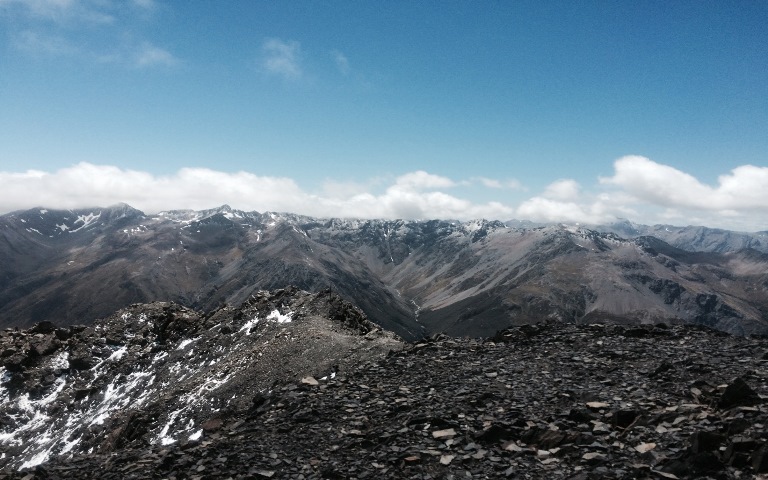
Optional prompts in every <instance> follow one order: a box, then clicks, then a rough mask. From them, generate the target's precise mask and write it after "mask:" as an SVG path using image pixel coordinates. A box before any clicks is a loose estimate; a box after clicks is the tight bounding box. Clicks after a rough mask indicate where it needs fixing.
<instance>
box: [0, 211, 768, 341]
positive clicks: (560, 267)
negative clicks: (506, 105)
mask: <svg viewBox="0 0 768 480" xmlns="http://www.w3.org/2000/svg"><path fill="white" fill-rule="evenodd" d="M0 264H2V265H3V269H2V272H0V325H3V326H22V327H23V326H30V325H32V324H34V323H35V322H40V321H50V322H53V323H54V324H56V325H59V326H65V325H72V324H81V323H82V324H89V323H91V322H93V321H94V320H95V319H97V318H101V317H106V316H108V315H110V314H112V312H114V311H116V310H117V309H120V308H124V307H126V306H128V305H131V304H133V303H139V302H150V301H156V300H159V301H173V302H177V303H179V304H181V305H184V306H186V307H189V308H193V309H196V310H199V311H210V310H212V309H214V308H216V307H218V306H221V305H224V304H231V305H237V304H239V303H240V302H242V301H244V300H246V299H247V298H248V297H249V296H250V295H251V294H252V293H253V292H255V291H258V290H260V289H268V290H269V289H276V288H283V287H286V286H288V285H295V286H297V287H299V288H301V289H304V290H307V291H313V292H319V291H322V290H324V289H327V288H331V289H332V290H333V291H334V292H336V293H338V294H339V295H341V296H342V297H343V298H345V299H347V300H349V301H351V302H353V303H354V304H355V305H357V306H359V307H360V308H361V309H362V310H363V311H364V312H365V313H366V315H367V316H368V318H370V319H371V320H372V321H373V322H375V323H377V324H379V325H380V326H382V327H383V328H385V329H388V330H391V331H393V332H396V333H397V334H398V335H400V336H402V337H403V338H405V339H417V338H422V337H423V336H425V335H430V334H433V333H437V332H444V333H447V334H450V335H454V336H488V335H492V334H493V333H495V332H496V331H498V330H500V329H502V328H505V327H508V326H511V325H521V324H528V323H537V322H541V321H544V320H556V321H561V322H571V323H594V322H611V323H623V324H638V323H643V324H651V323H657V322H664V323H668V324H678V323H684V324H688V323H691V324H701V325H707V326H711V327H714V328H716V329H720V330H723V331H726V332H730V333H734V334H753V333H757V334H765V333H768V233H766V232H759V233H753V234H748V233H738V232H729V231H724V230H716V229H707V228H702V227H685V228H681V227H671V226H652V227H650V226H643V225H637V224H632V223H630V222H627V221H621V222H617V223H614V224H611V225H603V226H593V227H590V228H585V227H578V226H568V225H538V224H533V223H530V222H519V221H509V222H506V223H502V222H498V221H486V220H477V221H469V222H458V221H456V222H453V221H439V220H430V221H402V220H397V221H382V220H341V219H316V218H310V217H305V216H300V215H293V214H278V213H258V212H243V211H239V210H235V209H232V208H230V207H229V206H226V205H225V206H222V207H220V208H216V209H211V210H204V211H169V212H162V213H159V214H157V215H153V216H147V215H144V214H143V213H142V212H140V211H138V210H136V209H133V208H131V207H130V206H128V205H117V206H114V207H110V208H93V209H83V210H53V209H43V208H39V209H32V210H27V211H22V212H14V213H11V214H7V215H3V216H2V217H0Z"/></svg>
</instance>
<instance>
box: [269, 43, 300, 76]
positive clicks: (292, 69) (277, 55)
mask: <svg viewBox="0 0 768 480" xmlns="http://www.w3.org/2000/svg"><path fill="white" fill-rule="evenodd" d="M261 50H262V52H263V53H264V64H263V65H264V69H265V70H266V71H267V72H269V73H272V74H275V75H279V76H281V77H283V78H287V79H295V78H299V77H301V75H302V70H301V65H300V59H301V44H299V42H296V41H288V42H284V41H282V40H280V39H278V38H269V39H267V40H265V41H264V43H263V44H262V46H261Z"/></svg>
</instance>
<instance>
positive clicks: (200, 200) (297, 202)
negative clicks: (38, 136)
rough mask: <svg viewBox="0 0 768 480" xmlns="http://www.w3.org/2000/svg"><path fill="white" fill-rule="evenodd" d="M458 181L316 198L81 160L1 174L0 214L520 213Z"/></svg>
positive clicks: (202, 174) (281, 183)
mask: <svg viewBox="0 0 768 480" xmlns="http://www.w3.org/2000/svg"><path fill="white" fill-rule="evenodd" d="M452 185H453V182H452V181H451V180H449V179H447V178H445V177H440V176H437V175H431V174H428V173H426V172H421V171H419V172H412V173H408V174H405V175H402V176H400V177H398V178H396V179H395V180H394V182H393V183H391V184H390V185H389V186H388V187H387V188H386V189H385V191H384V192H383V193H381V194H372V193H369V192H362V191H360V190H354V191H347V192H337V195H335V196H328V195H312V194H309V193H307V192H305V191H304V190H302V189H301V188H300V187H299V186H298V185H297V184H296V183H295V182H294V181H293V180H292V179H290V178H284V177H267V176H259V175H254V174H252V173H248V172H237V173H227V172H220V171H215V170H210V169H206V168H183V169H181V170H179V171H178V172H176V173H175V174H173V175H169V176H154V175H152V174H149V173H147V172H141V171H136V170H125V169H121V168H118V167H114V166H109V165H94V164H91V163H79V164H77V165H74V166H72V167H68V168H63V169H61V170H58V171H56V172H52V173H51V172H42V171H37V170H30V171H27V172H23V173H12V172H0V211H1V212H8V211H13V210H21V209H26V208H32V207H35V206H44V207H48V208H78V207H93V206H106V205H112V204H115V203H118V202H125V203H128V204H129V205H132V206H134V207H136V208H138V209H140V210H143V211H145V212H146V213H155V212H158V211H161V210H168V209H177V208H178V209H181V208H192V209H204V208H210V207H212V206H217V205H221V204H224V203H227V204H230V205H232V206H234V207H236V208H240V209H245V210H257V211H268V210H269V211H286V212H295V213H301V214H306V215H313V216H318V217H360V218H458V219H468V218H478V217H485V218H506V217H507V216H509V215H510V214H511V213H512V212H513V210H512V209H511V208H509V207H506V206H504V205H501V204H499V203H496V202H490V203H487V204H475V203H472V202H471V201H469V200H465V199H461V198H457V197H454V196H451V195H448V194H446V193H443V192H440V191H437V190H436V189H438V188H442V187H450V186H452Z"/></svg>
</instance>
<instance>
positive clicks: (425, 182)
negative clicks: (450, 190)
mask: <svg viewBox="0 0 768 480" xmlns="http://www.w3.org/2000/svg"><path fill="white" fill-rule="evenodd" d="M455 185H456V184H455V183H454V181H453V180H451V179H450V178H447V177H441V176H439V175H433V174H431V173H427V172H425V171H423V170H418V171H416V172H411V173H406V174H405V175H401V176H399V177H397V179H396V180H395V185H393V186H392V188H396V189H398V190H422V189H431V188H446V187H453V186H455Z"/></svg>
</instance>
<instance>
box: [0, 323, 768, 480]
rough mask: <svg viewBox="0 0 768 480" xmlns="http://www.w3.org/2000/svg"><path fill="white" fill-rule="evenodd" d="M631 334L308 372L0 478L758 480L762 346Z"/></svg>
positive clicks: (711, 335) (528, 329)
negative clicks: (176, 423)
mask: <svg viewBox="0 0 768 480" xmlns="http://www.w3.org/2000/svg"><path fill="white" fill-rule="evenodd" d="M631 328H632V333H631V334H629V335H627V334H626V333H627V331H628V327H624V326H621V325H573V324H562V323H546V324H538V325H529V326H524V327H514V328H510V329H507V330H504V331H502V332H499V334H497V335H495V336H494V337H493V338H491V339H487V340H477V339H467V338H464V339H457V338H449V337H446V336H443V335H437V336H434V337H432V338H429V339H426V340H424V341H421V342H420V343H418V344H410V345H408V346H406V347H405V348H404V349H403V350H399V351H392V352H391V353H389V354H388V355H387V356H386V357H385V358H382V359H381V360H376V361H371V362H361V363H360V364H359V365H357V366H356V367H353V368H346V369H341V370H339V372H338V373H337V374H336V375H335V376H333V378H332V377H331V376H330V375H328V376H326V377H324V378H320V377H318V376H316V375H317V374H315V375H313V376H312V377H311V378H312V380H314V382H312V381H308V378H310V377H309V374H310V373H311V372H307V373H308V375H302V376H300V377H295V378H293V379H292V380H290V381H287V382H286V383H283V384H280V385H275V386H274V388H272V389H271V390H270V391H268V392H261V393H258V394H256V392H240V394H241V395H250V396H252V397H253V401H252V405H251V407H250V408H249V409H247V410H243V411H239V412H233V413H232V414H229V415H220V416H219V417H216V418H217V419H218V420H217V421H216V422H213V421H210V422H206V424H204V426H203V428H202V429H201V433H200V434H199V436H197V437H195V438H192V437H190V438H189V439H187V440H186V441H180V442H177V443H173V444H170V445H160V444H145V445H140V444H135V443H134V444H132V445H131V447H130V448H122V449H121V448H118V449H115V450H113V451H112V452H110V453H90V454H89V453H82V454H77V455H74V456H73V457H72V458H66V457H62V456H59V457H55V458H52V459H51V460H50V461H48V462H47V463H44V464H41V465H38V466H35V467H33V468H30V469H26V470H23V471H11V470H8V469H6V470H5V471H4V473H2V474H0V478H25V476H27V477H28V478H30V479H31V478H46V479H56V478H61V479H64V478H67V479H70V478H100V479H113V478H114V479H118V478H119V479H129V478H137V479H138V478H167V479H182V478H188V479H205V478H233V479H240V478H297V479H302V478H303V479H330V478H360V479H365V478H369V479H374V478H375V479H378V478H393V479H394V478H419V479H430V478H446V479H460V478H462V479H463V478H519V479H572V480H577V479H579V480H581V479H596V478H608V479H610V478H615V479H619V478H641V479H643V478H647V479H657V478H671V479H674V478H712V479H737V478H753V477H754V476H755V475H759V474H761V473H763V472H766V471H768V429H766V425H768V415H767V414H766V412H767V408H766V403H765V400H766V399H768V384H767V383H766V375H767V373H768V364H767V363H766V359H765V358H764V356H765V355H764V354H765V352H766V350H767V347H768V340H767V339H765V338H757V337H754V338H752V337H735V336H728V335H723V334H721V333H718V332H715V331H712V330H708V329H706V328H701V327H683V326H672V327H667V326H664V325H658V326H641V327H637V326H633V327H631ZM638 328H641V329H643V330H644V332H643V334H639V332H637V331H635V330H637V329H638ZM22 363H23V362H22ZM489 374H492V375H489ZM302 379H304V380H302ZM315 383H316V384H315ZM254 395H255V396H254ZM139 423H140V422H139ZM213 423H216V426H215V428H212V424H213ZM132 424H136V422H133V423H132V422H127V423H126V425H132ZM206 425H207V426H208V428H206ZM126 428H128V427H126ZM29 475H31V476H29Z"/></svg>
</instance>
